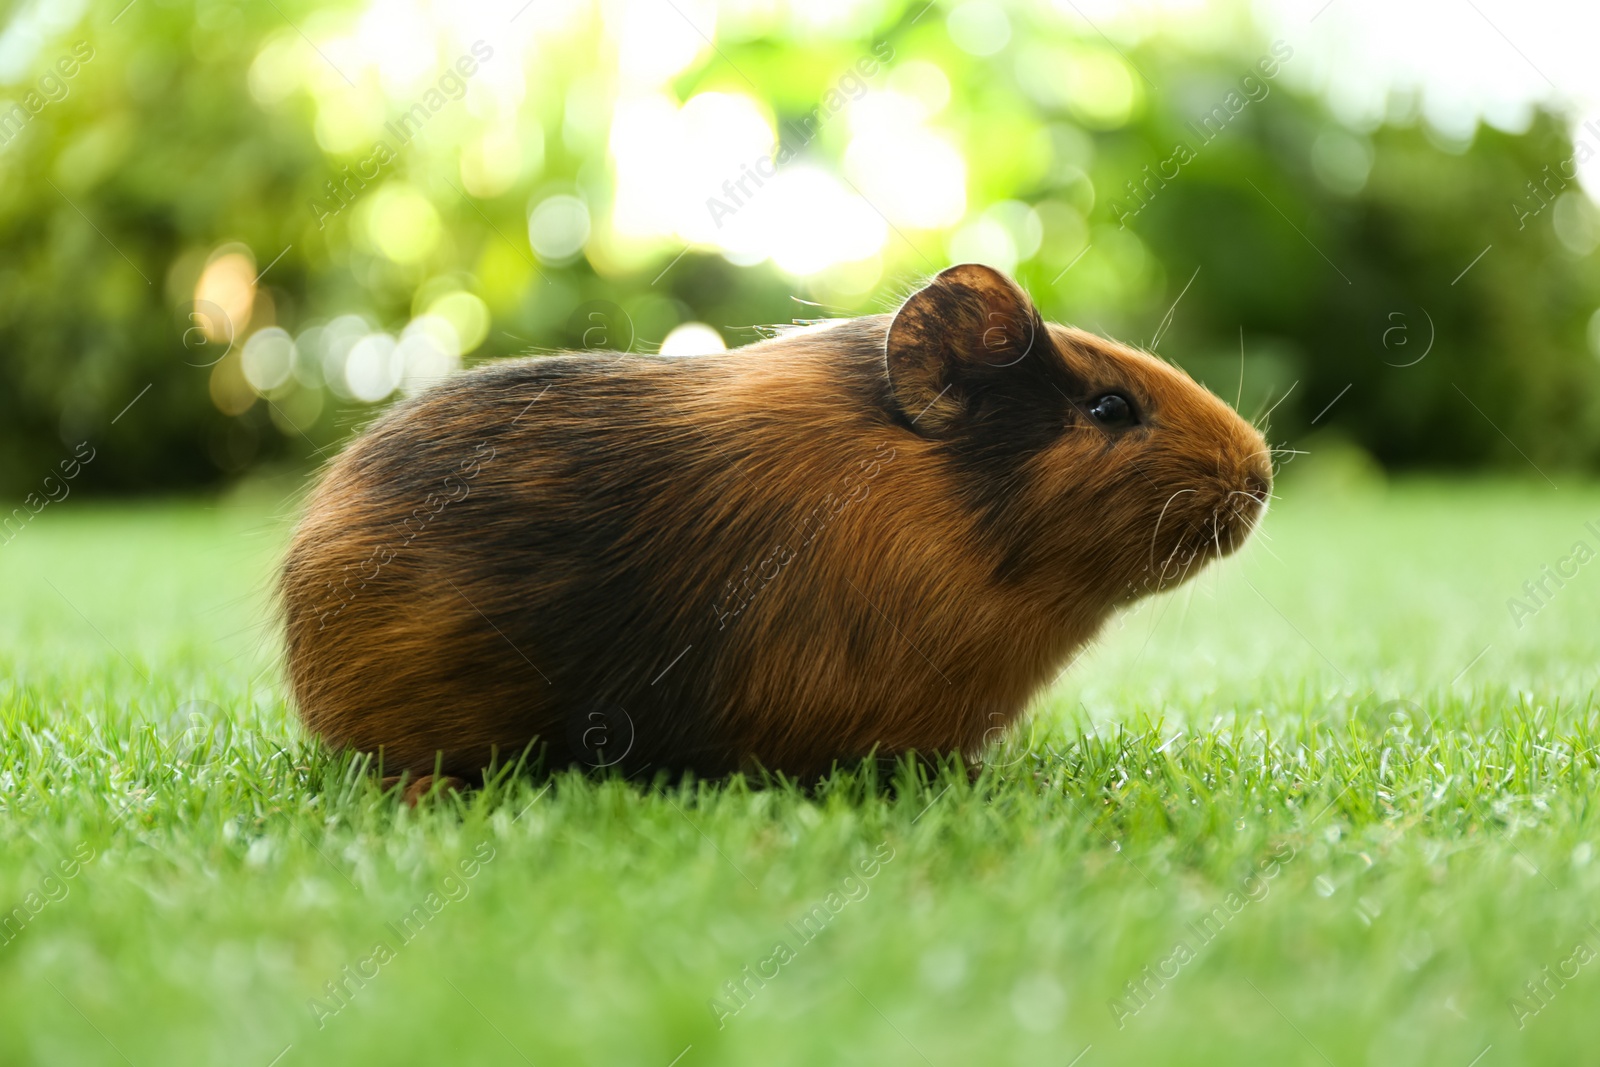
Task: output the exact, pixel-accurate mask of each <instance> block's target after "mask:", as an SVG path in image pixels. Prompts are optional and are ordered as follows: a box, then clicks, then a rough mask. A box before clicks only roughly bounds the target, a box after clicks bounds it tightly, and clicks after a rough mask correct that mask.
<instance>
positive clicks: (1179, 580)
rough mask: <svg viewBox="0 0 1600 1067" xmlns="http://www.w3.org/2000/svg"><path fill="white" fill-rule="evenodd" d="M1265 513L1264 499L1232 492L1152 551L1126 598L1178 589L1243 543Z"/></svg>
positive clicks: (1136, 597)
mask: <svg viewBox="0 0 1600 1067" xmlns="http://www.w3.org/2000/svg"><path fill="white" fill-rule="evenodd" d="M1265 512H1266V504H1265V502H1264V501H1263V500H1262V499H1260V498H1258V497H1255V496H1252V495H1250V494H1248V493H1230V494H1229V495H1228V496H1227V497H1226V498H1225V499H1224V500H1223V501H1222V502H1221V503H1219V504H1218V505H1217V506H1216V507H1215V508H1214V509H1213V510H1212V511H1211V512H1210V513H1209V514H1207V515H1204V516H1203V517H1201V518H1199V519H1198V520H1196V521H1193V522H1191V523H1190V524H1189V525H1188V526H1187V527H1185V528H1184V530H1183V532H1182V533H1181V534H1180V535H1179V536H1178V537H1177V538H1176V540H1175V541H1174V542H1172V543H1169V544H1168V545H1166V546H1164V547H1163V549H1162V550H1161V552H1157V553H1153V554H1152V556H1151V559H1150V562H1149V564H1148V565H1147V567H1146V569H1145V573H1144V575H1143V581H1142V583H1141V582H1137V581H1136V582H1134V583H1131V584H1130V586H1129V594H1128V595H1127V596H1126V597H1125V598H1124V601H1126V600H1135V599H1138V598H1139V597H1141V596H1146V595H1149V594H1151V593H1160V592H1164V591H1166V590H1168V589H1173V588H1176V587H1177V586H1180V585H1182V584H1183V583H1184V582H1186V581H1188V580H1189V579H1190V578H1192V577H1194V576H1195V575H1196V574H1198V573H1200V571H1201V570H1203V569H1204V568H1205V565H1206V564H1207V563H1210V562H1211V561H1212V560H1216V559H1222V558H1224V557H1226V556H1231V555H1233V554H1234V553H1235V552H1237V551H1238V550H1239V549H1240V548H1242V547H1243V546H1244V543H1245V541H1246V540H1248V539H1249V537H1250V533H1251V531H1252V530H1254V529H1255V527H1256V525H1257V523H1259V522H1260V521H1261V516H1262V515H1263V514H1265Z"/></svg>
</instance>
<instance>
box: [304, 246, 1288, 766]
mask: <svg viewBox="0 0 1600 1067" xmlns="http://www.w3.org/2000/svg"><path fill="white" fill-rule="evenodd" d="M962 272H966V273H962ZM991 275H992V278H991ZM919 301H920V303H919ZM974 315H975V316H977V317H976V319H973V320H972V321H971V322H968V321H967V320H968V319H969V318H971V317H972V316H974ZM995 315H998V316H1000V318H999V319H995V320H994V321H995V322H999V323H1000V325H999V326H992V324H991V326H992V329H991V328H990V326H986V325H985V316H990V317H993V316H995ZM973 329H977V330H978V331H979V332H978V333H977V335H976V336H977V337H978V338H981V341H975V340H973V337H974V335H973V333H972V330H973ZM985 329H990V332H989V333H984V332H983V331H984V330H985ZM994 330H999V331H1000V332H998V333H995V332H993V331H994ZM886 352H887V362H886ZM986 353H987V354H986ZM1013 355H1014V356H1015V359H1013V358H1012V356H1013ZM1001 356H1004V358H1001ZM1113 386H1114V387H1118V388H1123V389H1126V390H1128V391H1129V392H1130V394H1131V393H1139V394H1141V395H1142V399H1141V401H1140V403H1141V406H1142V407H1144V408H1146V409H1148V410H1149V412H1150V415H1151V417H1150V420H1149V422H1148V423H1147V424H1146V425H1144V426H1142V427H1140V428H1139V429H1138V430H1137V431H1129V432H1125V433H1122V434H1116V435H1113V434H1109V433H1107V432H1105V431H1103V430H1100V429H1098V428H1096V427H1094V426H1093V425H1091V420H1089V419H1088V418H1087V417H1086V416H1085V414H1084V411H1083V405H1084V404H1085V403H1087V402H1088V401H1089V399H1090V398H1091V396H1092V395H1094V394H1095V393H1096V392H1097V391H1099V390H1101V389H1103V388H1106V387H1113ZM924 401H926V404H924ZM1267 470H1268V467H1267V465H1266V462H1265V446H1264V444H1263V443H1262V442H1261V439H1260V437H1259V435H1257V434H1256V433H1255V431H1254V430H1253V429H1251V428H1250V427H1248V425H1246V424H1245V423H1243V421H1242V420H1240V419H1238V417H1237V416H1236V415H1234V414H1233V413H1232V412H1231V411H1229V410H1228V409H1227V408H1226V406H1225V405H1223V404H1221V402H1220V401H1217V400H1216V398H1214V397H1212V396H1211V395H1210V394H1209V393H1206V392H1205V391H1204V390H1203V389H1201V388H1200V387H1199V386H1197V385H1195V384H1194V383H1193V382H1192V381H1190V380H1189V379H1188V378H1187V377H1185V376H1183V375H1182V374H1181V372H1178V371H1176V370H1174V369H1173V368H1171V367H1169V366H1167V365H1166V364H1162V363H1160V362H1159V361H1157V360H1154V359H1153V358H1151V357H1149V356H1146V355H1143V354H1142V353H1137V352H1133V351H1131V350H1128V349H1123V348H1121V347H1120V346H1116V345H1113V344H1111V343H1109V342H1105V341H1102V340H1100V339H1098V338H1093V337H1091V336H1090V335H1087V334H1082V333H1079V332H1077V331H1069V330H1066V329H1064V328H1061V327H1047V326H1046V325H1045V324H1044V323H1042V321H1040V320H1038V318H1037V314H1036V313H1035V312H1033V310H1032V306H1031V304H1028V303H1027V301H1026V298H1025V297H1024V296H1022V295H1021V293H1020V290H1016V289H1015V287H1014V286H1011V284H1010V283H1009V282H1007V281H1006V280H1005V279H1003V278H1001V277H1000V276H998V275H993V272H985V271H984V269H983V268H972V267H958V268H953V269H952V270H951V271H947V272H946V273H945V274H944V275H941V276H940V279H938V280H936V281H935V283H934V284H933V285H930V286H929V287H928V288H927V289H925V290H923V291H922V293H919V294H918V295H917V296H914V297H913V298H912V299H911V300H910V301H908V303H907V306H906V307H905V308H903V309H902V310H901V312H900V313H899V314H898V315H896V316H893V317H891V316H873V317H868V318H863V319H856V320H850V321H845V322H840V323H838V324H835V325H829V326H823V327H817V328H812V329H806V330H800V331H796V332H794V333H790V334H787V335H785V336H782V337H779V338H776V339H773V340H768V341H763V342H761V343H759V344H755V345H752V346H749V347H747V348H744V349H739V350H735V351H732V352H727V353H719V354H716V355H710V356H703V357H695V358H688V359H666V358H658V357H639V356H620V355H607V354H601V355H594V354H589V355H570V356H556V357H547V358H532V359H521V360H511V361H505V362H501V363H496V364H493V365H490V366H487V367H485V368H482V369H479V370H476V371H473V372H470V373H467V374H463V375H461V376H458V377H456V378H454V379H452V380H450V381H449V382H447V383H445V384H443V385H441V386H439V387H437V388H435V389H433V390H431V391H429V392H427V393H425V394H423V395H422V396H420V397H417V398H415V399H413V400H411V401H409V402H406V403H404V404H402V405H400V406H398V407H396V408H395V409H394V410H393V411H391V412H390V413H389V414H387V415H386V416H385V417H384V418H382V419H381V420H379V422H378V423H377V424H375V425H374V426H373V427H372V428H371V429H370V430H369V431H368V432H367V433H366V434H364V435H363V436H362V437H360V438H359V439H358V440H356V441H355V442H354V443H353V444H352V445H351V446H350V447H349V449H347V450H346V452H345V453H344V454H343V455H342V456H341V457H340V458H339V459H338V460H337V461H336V462H335V463H334V464H333V465H332V467H331V468H330V470H329V472H328V474H327V476H326V477H325V479H324V481H323V483H322V484H321V485H320V486H319V487H318V489H317V490H316V492H315V493H314V495H313V497H312V499H311V501H310V504H309V506H308V509H307V513H306V516H305V518H304V520H303V522H302V524H301V526H300V528H299V529H298V531H297V533H296V536H295V538H294V541H293V544H292V545H291V548H290V551H289V555H288V559H287V561H286V563H285V566H284V570H283V575H282V579H281V583H280V590H281V594H282V600H283V604H284V609H285V619H286V626H287V643H288V644H287V647H288V664H289V673H290V678H291V682H292V684H293V687H294V692H295V697H296V700H297V703H298V705H299V708H300V710H301V713H302V715H303V716H304V718H305V721H306V723H307V725H308V726H309V727H310V728H311V729H312V730H314V731H315V732H317V733H319V734H321V735H322V736H324V737H326V738H328V739H329V740H330V741H333V742H335V743H338V744H342V745H349V746H353V747H356V748H359V749H361V750H365V751H373V752H377V751H380V750H381V752H382V755H383V759H384V763H385V766H386V767H387V768H389V769H391V770H392V771H397V770H401V769H410V770H413V771H417V772H424V773H425V772H428V771H431V770H432V769H433V768H434V765H435V758H436V753H438V754H442V755H441V757H440V758H441V762H442V765H443V767H444V769H445V770H447V771H452V772H455V773H458V774H471V773H474V772H476V771H477V770H478V769H479V768H481V767H483V766H485V765H487V764H488V763H489V762H490V760H491V758H492V756H493V754H494V753H496V752H498V753H499V754H500V755H501V756H502V757H514V756H515V754H517V753H520V752H521V751H522V750H523V749H524V748H525V747H526V746H527V745H528V744H529V742H530V741H533V740H534V739H536V738H537V739H538V740H539V741H540V742H542V743H544V744H546V745H548V746H549V748H550V749H551V750H552V752H553V753H554V754H555V755H556V756H557V757H559V758H566V757H568V756H571V757H572V758H576V759H578V760H581V761H585V762H590V763H594V762H606V763H610V762H614V761H616V760H617V759H619V758H621V757H622V756H623V753H624V750H625V751H626V758H625V759H622V763H623V765H624V766H625V767H629V768H639V767H660V766H666V767H675V768H693V769H697V770H700V771H702V772H707V773H716V772H721V771H726V770H731V769H736V768H740V767H746V766H751V765H754V764H760V765H764V766H767V767H770V768H775V769H781V770H785V771H791V772H795V773H814V772H818V771H822V770H825V769H826V768H827V767H828V766H829V765H830V764H831V763H832V762H833V761H835V760H837V759H852V758H856V757H860V756H864V755H866V754H868V753H869V752H871V751H873V750H877V751H879V752H880V753H893V752H902V751H909V750H918V751H922V752H941V751H958V750H959V751H966V752H972V751H974V750H975V749H977V748H978V747H980V746H981V744H982V743H983V740H984V738H985V736H986V735H987V736H988V737H989V738H991V739H992V738H993V737H994V736H997V734H996V732H995V731H997V730H998V729H999V728H1000V727H1003V726H1005V725H1007V724H1009V723H1010V722H1011V721H1012V720H1013V719H1014V718H1015V717H1016V715H1017V714H1019V713H1020V712H1021V710H1022V709H1023V707H1024V705H1025V704H1026V701H1027V699H1028V697H1029V695H1030V694H1031V693H1032V692H1034V691H1035V690H1036V689H1037V688H1038V686H1040V685H1041V684H1042V683H1044V682H1045V681H1047V680H1048V678H1049V676H1050V675H1051V673H1052V672H1053V671H1054V670H1056V669H1058V667H1059V665H1060V663H1061V662H1062V661H1063V660H1064V659H1065V658H1066V657H1067V656H1068V655H1069V654H1070V653H1071V652H1072V651H1073V650H1074V649H1075V648H1077V647H1078V646H1080V645H1081V644H1082V643H1083V642H1084V641H1086V640H1088V639H1089V638H1090V637H1091V636H1092V635H1093V633H1094V632H1095V630H1096V629H1097V628H1098V627H1099V625H1100V624H1101V622H1102V621H1103V620H1104V618H1105V617H1106V616H1107V614H1108V613H1109V612H1110V611H1111V610H1112V609H1113V608H1114V607H1115V606H1116V605H1117V604H1118V603H1122V602H1125V601H1126V600H1128V599H1130V598H1131V597H1132V596H1135V595H1138V594H1140V593H1143V592H1148V591H1151V590H1153V589H1156V588H1161V587H1165V586H1166V585H1170V584H1173V583H1174V582H1175V581H1177V580H1180V579H1181V577H1182V574H1180V573H1179V570H1178V569H1177V568H1175V567H1173V569H1172V573H1171V574H1169V573H1168V570H1169V567H1172V565H1173V564H1174V561H1177V562H1178V563H1179V564H1181V570H1182V572H1183V573H1184V574H1186V573H1188V572H1189V571H1190V570H1191V569H1193V567H1194V565H1195V564H1197V563H1200V562H1203V561H1204V559H1206V558H1210V557H1211V556H1213V555H1218V554H1222V553H1224V552H1226V551H1228V550H1229V549H1231V548H1232V547H1233V544H1232V540H1233V538H1234V537H1236V536H1238V537H1242V536H1243V534H1244V533H1245V532H1247V531H1248V528H1249V525H1250V523H1251V522H1252V521H1253V519H1254V517H1255V514H1256V513H1257V511H1258V510H1259V509H1254V510H1252V509H1250V508H1246V507H1243V506H1242V505H1241V504H1239V503H1238V501H1237V497H1238V496H1240V495H1241V493H1242V491H1243V490H1244V489H1245V487H1246V485H1247V483H1248V484H1250V485H1252V486H1256V485H1260V484H1262V479H1263V478H1264V477H1265V475H1264V474H1263V472H1264V471H1267ZM1180 482H1181V483H1182V484H1179V483H1180ZM1179 490H1184V491H1183V492H1181V493H1179V494H1178V495H1177V496H1176V497H1172V496H1171V494H1173V493H1174V492H1177V491H1179ZM1251 492H1252V493H1254V490H1253V489H1252V490H1251ZM1250 499H1251V500H1252V501H1254V500H1255V499H1256V497H1255V496H1254V495H1252V496H1251V497H1250ZM1224 536H1226V537H1227V538H1228V539H1229V544H1227V545H1224V544H1223V537H1224ZM1212 542H1214V544H1215V547H1214V550H1213V549H1212V548H1211V547H1210V546H1211V544H1212ZM1147 557H1148V558H1147ZM602 742H603V743H604V747H602V748H599V749H597V748H596V747H595V746H596V745H599V744H601V743H602ZM597 754H598V755H597Z"/></svg>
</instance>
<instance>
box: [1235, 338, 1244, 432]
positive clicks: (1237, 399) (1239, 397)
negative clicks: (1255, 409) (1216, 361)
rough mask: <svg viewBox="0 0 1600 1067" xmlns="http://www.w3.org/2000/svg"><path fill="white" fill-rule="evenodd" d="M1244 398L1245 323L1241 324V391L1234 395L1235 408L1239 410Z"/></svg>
mask: <svg viewBox="0 0 1600 1067" xmlns="http://www.w3.org/2000/svg"><path fill="white" fill-rule="evenodd" d="M1243 399H1244V325H1243V324H1242V323H1241V324H1240V326H1239V391H1238V392H1236V393H1235V394H1234V395H1233V410H1235V411H1238V410H1239V402H1240V401H1242V400H1243Z"/></svg>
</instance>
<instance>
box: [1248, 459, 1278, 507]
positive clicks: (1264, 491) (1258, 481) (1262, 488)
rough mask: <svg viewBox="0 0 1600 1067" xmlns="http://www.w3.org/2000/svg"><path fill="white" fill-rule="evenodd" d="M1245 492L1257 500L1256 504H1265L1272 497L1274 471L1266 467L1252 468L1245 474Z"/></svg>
mask: <svg viewBox="0 0 1600 1067" xmlns="http://www.w3.org/2000/svg"><path fill="white" fill-rule="evenodd" d="M1244 491H1245V492H1246V493H1248V494H1249V495H1250V496H1252V497H1254V498H1255V501H1256V503H1258V504H1265V503H1266V502H1267V498H1268V497H1269V496H1271V495H1272V471H1271V470H1269V469H1267V467H1266V466H1265V465H1262V466H1256V467H1251V468H1250V469H1248V470H1246V471H1245V473H1244Z"/></svg>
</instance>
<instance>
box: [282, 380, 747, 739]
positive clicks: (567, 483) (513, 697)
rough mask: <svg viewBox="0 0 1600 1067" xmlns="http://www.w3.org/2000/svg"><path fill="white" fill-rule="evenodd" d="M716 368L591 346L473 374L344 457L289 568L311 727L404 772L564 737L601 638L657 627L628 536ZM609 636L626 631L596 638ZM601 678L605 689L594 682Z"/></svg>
mask: <svg viewBox="0 0 1600 1067" xmlns="http://www.w3.org/2000/svg"><path fill="white" fill-rule="evenodd" d="M696 375H698V376H700V377H703V378H707V379H708V381H709V379H710V378H711V377H714V375H715V371H714V369H713V368H711V367H710V366H704V367H693V368H691V367H689V366H687V361H682V362H680V363H679V364H677V365H669V364H666V363H665V362H664V361H654V360H648V359H637V358H629V359H621V358H614V357H613V358H608V357H603V356H574V357H555V358H544V359H529V360H518V361H508V362H502V363H498V364H495V365H493V366H492V367H489V368H485V369H484V370H481V371H476V372H472V373H468V374H465V375H462V376H460V377H458V378H456V379H453V380H451V381H450V382H448V383H446V384H444V385H442V386H440V387H438V388H436V389H434V390H432V391H430V392H428V393H426V394H424V395H423V396H421V397H419V398H417V399H415V400H413V401H410V402H408V403H406V404H404V405H402V406H401V407H399V408H397V409H396V410H395V411H393V412H391V413H389V414H388V415H386V416H385V417H384V418H383V419H381V420H380V421H379V422H378V423H377V424H375V425H374V426H373V427H372V428H371V429H370V430H369V431H368V432H367V433H365V434H363V435H362V436H361V437H360V438H359V439H357V440H356V441H355V442H354V443H353V444H352V445H351V446H350V447H349V448H348V449H347V450H346V451H345V453H344V454H343V455H341V456H340V457H339V459H338V460H336V461H335V462H334V463H333V464H332V466H331V467H330V468H329V470H328V472H327V474H326V476H325V478H324V480H323V483H322V484H321V486H319V488H318V489H317V491H316V492H315V493H314V494H313V496H312V498H311V500H310V503H309V506H308V508H307V511H306V515H305V518H304V520H303V521H302V523H301V526H300V528H299V530H298V531H297V532H296V535H295V537H294V540H293V543H292V545H291V548H290V551H289V554H288V559H287V562H286V564H285V567H284V571H283V576H282V579H281V586H280V592H281V599H282V605H283V610H284V613H285V622H286V629H287V655H288V666H289V674H290V679H291V683H292V685H293V687H294V690H295V696H296V699H297V702H298V704H299V707H300V710H301V714H302V716H303V717H304V719H305V721H306V723H307V725H308V726H309V727H310V728H311V729H312V730H313V731H315V732H317V733H318V734H320V735H322V736H323V737H325V738H327V739H328V740H330V741H332V742H334V743H336V744H345V745H351V746H354V747H356V748H360V749H363V750H366V751H377V750H378V749H380V748H382V749H383V751H384V758H385V762H386V764H387V765H388V766H389V767H391V768H393V769H396V770H398V769H402V768H406V767H410V768H413V769H417V770H423V769H431V768H432V765H433V760H434V753H435V752H436V751H439V752H443V753H444V764H445V766H446V767H447V768H451V767H455V766H459V767H461V768H463V769H466V768H476V767H478V766H482V765H483V764H484V763H485V762H486V761H487V760H488V758H489V755H490V750H491V749H492V748H499V749H500V750H501V751H502V752H504V751H506V750H507V749H510V750H512V751H513V753H514V752H515V751H517V750H520V749H521V747H522V746H523V745H524V744H526V742H527V741H528V740H529V738H530V736H532V734H534V733H543V734H546V735H548V734H549V733H550V732H551V725H552V722H553V716H554V714H555V711H556V709H557V707H558V706H559V705H560V703H561V698H562V696H563V695H564V694H563V693H561V692H558V685H559V688H560V690H565V691H570V690H572V689H573V688H578V687H581V686H582V684H583V682H584V681H585V679H583V678H582V677H581V676H582V675H584V674H593V673H594V670H593V664H592V662H591V661H592V660H593V659H594V656H593V654H592V653H591V652H589V651H588V650H590V649H593V648H594V647H596V646H597V645H598V646H600V647H610V646H612V645H614V644H615V643H616V641H617V639H618V638H619V637H622V636H623V635H626V634H630V633H631V634H632V635H633V636H634V638H635V639H636V640H637V639H640V638H642V637H643V635H641V634H640V633H639V628H640V627H647V626H649V625H650V624H651V620H650V619H649V618H648V617H647V616H646V613H645V612H643V611H641V610H640V604H639V599H640V598H639V595H638V594H639V592H640V590H641V588H643V587H644V586H645V585H646V584H648V582H649V581H650V579H649V576H647V575H643V574H638V573H633V572H634V571H636V570H637V567H638V563H639V562H640V557H639V555H638V554H637V553H636V552H630V551H629V550H628V542H629V541H630V540H631V539H635V538H637V537H638V536H640V533H641V529H640V522H641V518H642V516H643V515H644V514H646V513H647V512H648V511H649V510H650V505H651V501H652V500H654V499H657V498H658V497H659V496H660V495H661V493H662V492H663V489H664V487H669V486H680V488H681V481H682V475H683V469H682V468H683V456H684V449H685V447H686V446H687V445H689V444H690V443H691V442H692V438H693V430H692V428H690V426H689V425H688V424H686V423H685V422H684V420H683V419H681V418H680V417H678V414H677V413H678V410H679V407H680V405H679V404H678V402H677V401H676V399H675V395H676V394H678V393H681V392H682V391H683V390H684V389H685V388H688V389H692V388H693V385H692V384H691V383H689V382H686V381H684V380H682V379H684V378H686V377H694V376H696ZM596 630H609V631H611V632H610V633H609V634H605V635H604V636H601V635H599V634H597V633H596V632H595V631H596ZM588 680H589V681H591V682H593V681H595V680H593V679H588Z"/></svg>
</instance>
